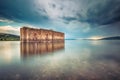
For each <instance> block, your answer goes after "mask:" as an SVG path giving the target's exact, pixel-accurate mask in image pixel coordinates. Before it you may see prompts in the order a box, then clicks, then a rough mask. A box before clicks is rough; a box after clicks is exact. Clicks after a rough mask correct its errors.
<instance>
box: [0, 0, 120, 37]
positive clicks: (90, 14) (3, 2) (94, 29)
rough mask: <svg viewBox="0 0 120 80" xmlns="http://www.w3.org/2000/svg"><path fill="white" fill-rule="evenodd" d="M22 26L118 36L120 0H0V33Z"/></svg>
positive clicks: (68, 33) (74, 34)
mask: <svg viewBox="0 0 120 80" xmlns="http://www.w3.org/2000/svg"><path fill="white" fill-rule="evenodd" d="M22 26H30V27H38V28H45V29H53V30H56V31H60V32H64V33H65V36H66V38H89V37H104V36H119V35H120V0H0V32H1V33H2V32H5V33H13V34H19V28H20V27H22Z"/></svg>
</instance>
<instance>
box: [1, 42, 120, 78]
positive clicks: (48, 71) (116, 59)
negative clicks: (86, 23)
mask: <svg viewBox="0 0 120 80" xmlns="http://www.w3.org/2000/svg"><path fill="white" fill-rule="evenodd" d="M0 80H120V41H119V40H118V41H117V40H116V41H114V40H106V41H104V40H99V41H88V40H85V41H84V40H66V41H65V42H64V43H21V42H19V41H1V42H0Z"/></svg>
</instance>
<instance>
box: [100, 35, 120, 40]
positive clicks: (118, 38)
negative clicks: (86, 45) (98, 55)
mask: <svg viewBox="0 0 120 80" xmlns="http://www.w3.org/2000/svg"><path fill="white" fill-rule="evenodd" d="M99 40H120V36H114V37H106V38H102V39H99Z"/></svg>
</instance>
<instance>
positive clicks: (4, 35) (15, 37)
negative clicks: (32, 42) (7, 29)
mask: <svg viewBox="0 0 120 80" xmlns="http://www.w3.org/2000/svg"><path fill="white" fill-rule="evenodd" d="M18 40H20V36H18V35H13V34H7V33H0V41H18Z"/></svg>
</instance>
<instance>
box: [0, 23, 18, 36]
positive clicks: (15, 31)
mask: <svg viewBox="0 0 120 80" xmlns="http://www.w3.org/2000/svg"><path fill="white" fill-rule="evenodd" d="M19 29H20V28H19V27H13V26H10V25H7V26H0V33H8V34H16V35H19V34H20V30H19Z"/></svg>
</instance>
